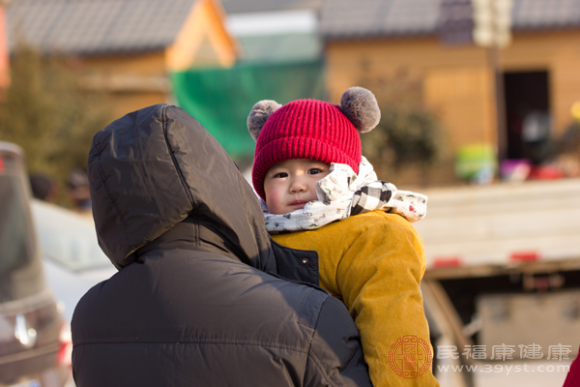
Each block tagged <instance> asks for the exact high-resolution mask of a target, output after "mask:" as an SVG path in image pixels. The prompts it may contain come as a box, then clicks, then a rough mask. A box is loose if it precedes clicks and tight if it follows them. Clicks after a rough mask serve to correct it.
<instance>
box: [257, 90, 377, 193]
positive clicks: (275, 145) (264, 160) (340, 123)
mask: <svg viewBox="0 0 580 387" xmlns="http://www.w3.org/2000/svg"><path fill="white" fill-rule="evenodd" d="M379 119H380V111H379V108H378V105H377V102H376V99H375V97H374V95H373V94H372V93H371V92H370V91H368V90H366V89H363V88H360V87H353V88H351V89H349V90H347V91H346V92H345V93H344V94H343V96H342V98H341V106H336V105H333V104H330V103H328V102H324V101H318V100H313V99H301V100H296V101H292V102H290V103H288V104H286V105H284V106H280V105H279V104H277V103H276V102H274V101H260V102H258V103H257V104H256V105H254V108H253V109H252V112H251V113H250V116H249V117H248V128H249V130H250V133H251V134H252V136H253V137H254V139H256V141H257V144H256V152H255V154H254V166H253V169H252V182H253V184H254V189H255V190H256V192H257V193H258V195H260V197H261V198H262V199H265V192H264V178H265V176H266V173H267V172H268V170H269V169H270V168H271V167H272V166H273V165H275V164H277V163H279V162H281V161H285V160H291V159H310V160H316V161H319V162H322V163H325V164H330V163H341V164H347V165H349V166H350V167H351V168H352V169H353V171H354V172H355V173H358V166H359V164H360V161H361V143H360V138H359V133H358V132H359V131H360V132H363V133H364V132H368V131H370V130H372V129H373V128H374V127H375V126H376V125H377V124H378V122H379Z"/></svg>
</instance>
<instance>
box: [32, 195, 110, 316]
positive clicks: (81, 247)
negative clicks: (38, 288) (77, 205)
mask: <svg viewBox="0 0 580 387" xmlns="http://www.w3.org/2000/svg"><path fill="white" fill-rule="evenodd" d="M31 208H32V218H33V220H34V225H35V228H36V234H37V235H38V240H39V242H40V249H41V251H42V256H43V263H44V270H45V273H46V278H47V281H48V284H49V286H50V288H51V289H52V290H53V292H54V293H55V295H56V297H57V299H58V300H59V301H60V302H61V303H62V306H63V312H64V316H65V318H66V319H67V320H68V321H69V322H70V321H71V319H72V314H73V311H74V308H75V306H76V304H77V302H78V301H79V300H80V298H81V297H82V296H83V295H84V294H85V293H86V292H87V290H89V289H90V288H91V287H93V286H94V285H96V284H97V283H99V282H101V281H104V280H106V279H108V278H109V277H111V275H113V274H115V273H116V272H117V269H116V268H115V267H114V266H113V264H112V263H111V261H110V260H109V258H107V256H106V255H105V253H103V251H102V250H101V248H100V247H99V243H98V241H97V232H96V229H95V224H94V222H93V218H92V216H90V215H86V214H81V213H78V212H75V211H71V210H68V209H66V208H63V207H59V206H56V205H54V204H50V203H46V202H43V201H40V200H36V199H33V200H32V201H31Z"/></svg>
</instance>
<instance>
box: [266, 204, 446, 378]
mask: <svg viewBox="0 0 580 387" xmlns="http://www.w3.org/2000/svg"><path fill="white" fill-rule="evenodd" d="M275 239H276V241H277V242H278V243H281V244H282V245H285V246H288V247H292V248H297V249H304V250H316V251H318V253H319V267H320V285H321V287H323V288H324V289H326V290H328V291H329V292H330V293H331V294H332V295H333V296H335V297H337V298H339V299H341V300H342V301H343V302H344V304H345V305H346V306H347V308H348V310H349V312H350V314H351V315H352V316H353V318H354V320H355V323H356V326H357V328H358V329H359V331H360V335H361V340H362V346H363V351H364V355H365V360H366V362H367V364H368V366H369V373H370V376H371V381H372V382H373V385H374V386H375V387H399V386H401V387H402V386H405V387H410V386H438V385H439V384H438V383H437V380H436V379H435V377H434V376H433V374H432V372H431V368H430V365H429V361H428V357H429V354H432V353H433V352H432V348H431V346H430V343H429V327H428V325H427V320H426V318H425V313H424V310H423V300H422V296H421V292H420V282H421V278H422V277H423V273H424V271H425V253H424V247H423V243H422V241H421V238H420V237H419V235H418V234H417V232H416V231H415V229H414V227H413V226H412V225H411V224H410V223H409V222H408V221H407V220H405V219H404V218H402V217H401V216H399V215H395V214H387V213H384V212H379V211H376V212H371V213H367V214H363V215H357V216H354V217H351V218H348V219H346V220H344V221H341V222H337V223H333V224H330V225H327V226H324V227H321V228H320V229H317V230H314V231H306V232H299V233H291V234H285V235H283V236H276V237H275Z"/></svg>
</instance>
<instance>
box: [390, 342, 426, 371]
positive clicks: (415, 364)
mask: <svg viewBox="0 0 580 387" xmlns="http://www.w3.org/2000/svg"><path fill="white" fill-rule="evenodd" d="M432 361H433V353H432V352H431V347H430V346H429V344H428V343H426V342H425V340H423V339H420V338H418V337H417V336H413V335H408V336H403V337H401V338H400V339H399V340H397V341H395V343H394V344H393V345H391V349H390V350H389V365H390V366H391V368H392V369H393V371H395V373H396V374H397V375H399V376H402V377H404V378H405V379H415V378H417V377H419V376H421V375H423V374H424V373H425V372H427V370H428V369H429V368H431V362H432Z"/></svg>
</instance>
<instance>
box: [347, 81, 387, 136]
mask: <svg viewBox="0 0 580 387" xmlns="http://www.w3.org/2000/svg"><path fill="white" fill-rule="evenodd" d="M340 109H341V110H342V112H343V113H344V115H345V116H346V118H348V119H349V120H350V122H352V123H353V125H354V127H355V128H357V129H358V131H359V132H361V133H366V132H370V131H371V130H373V129H374V128H375V127H376V126H377V125H378V124H379V121H380V120H381V110H380V109H379V104H378V103H377V99H376V98H375V96H374V94H373V93H371V92H370V91H369V90H367V89H365V88H362V87H351V88H350V89H348V90H347V91H345V92H344V94H343V95H342V97H341V98H340Z"/></svg>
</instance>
